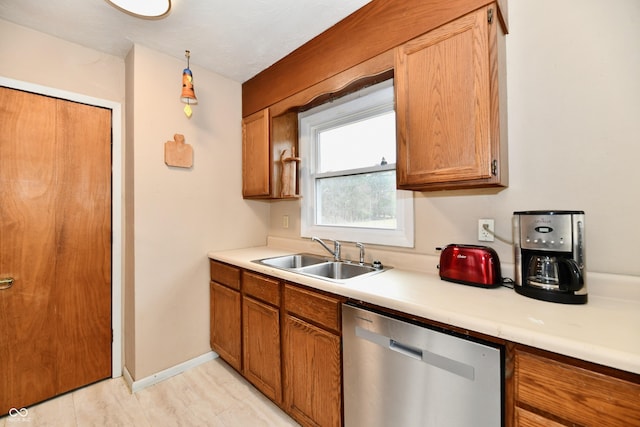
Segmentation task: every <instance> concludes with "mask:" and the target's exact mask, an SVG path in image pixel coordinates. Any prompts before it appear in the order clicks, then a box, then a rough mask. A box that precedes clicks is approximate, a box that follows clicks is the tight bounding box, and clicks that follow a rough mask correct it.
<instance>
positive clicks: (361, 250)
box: [356, 242, 364, 264]
mask: <svg viewBox="0 0 640 427" xmlns="http://www.w3.org/2000/svg"><path fill="white" fill-rule="evenodd" d="M356 247H357V248H359V249H360V264H364V243H360V242H356Z"/></svg>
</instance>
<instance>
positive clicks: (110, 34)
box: [0, 0, 370, 82]
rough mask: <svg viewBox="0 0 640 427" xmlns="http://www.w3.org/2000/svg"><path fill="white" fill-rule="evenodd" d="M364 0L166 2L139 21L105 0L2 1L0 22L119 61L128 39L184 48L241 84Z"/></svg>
mask: <svg viewBox="0 0 640 427" xmlns="http://www.w3.org/2000/svg"><path fill="white" fill-rule="evenodd" d="M369 1H370V0H172V9H171V12H170V13H169V15H168V16H166V17H165V18H162V19H158V20H145V19H138V18H134V17H132V16H130V15H127V14H125V13H122V12H120V11H118V10H117V9H115V8H114V7H112V6H111V5H109V4H108V3H107V2H106V1H105V0H0V19H4V20H7V21H10V22H13V23H16V24H19V25H22V26H25V27H28V28H32V29H35V30H38V31H40V32H43V33H46V34H50V35H53V36H56V37H59V38H61V39H64V40H68V41H71V42H74V43H78V44H80V45H83V46H86V47H90V48H93V49H96V50H99V51H102V52H106V53H109V54H112V55H116V56H118V57H121V58H124V57H125V56H126V54H127V53H128V52H129V50H130V49H131V47H132V46H133V44H134V43H137V44H141V45H144V46H146V47H149V48H151V49H154V50H157V51H159V52H163V53H165V54H167V55H170V56H173V57H176V58H182V59H184V51H185V50H187V49H188V50H190V51H191V64H192V65H198V66H200V67H204V68H206V69H208V70H211V71H214V72H216V73H219V74H221V75H223V76H226V77H229V78H231V79H233V80H235V81H238V82H244V81H246V80H248V79H249V78H251V77H253V76H254V75H256V74H257V73H259V72H260V71H262V70H264V69H265V68H267V67H269V66H270V65H271V64H273V63H274V62H276V61H278V60H279V59H280V58H282V57H284V56H286V55H287V54H288V53H290V52H291V51H293V50H295V49H296V48H297V47H299V46H301V45H303V44H304V43H306V42H307V41H308V40H311V39H312V38H313V37H315V36H317V35H318V34H320V33H322V32H323V31H324V30H326V29H327V28H329V27H331V26H332V25H334V24H336V23H337V22H339V21H340V20H342V19H343V18H345V17H346V16H348V15H349V14H351V13H352V12H354V11H355V10H357V9H359V8H360V7H362V6H364V5H365V4H366V3H368V2H369ZM3 42H7V40H4V41H0V43H3ZM11 42H13V43H15V42H17V41H15V40H13V41H11ZM5 59H6V58H5Z"/></svg>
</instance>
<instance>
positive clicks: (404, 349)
mask: <svg viewBox="0 0 640 427" xmlns="http://www.w3.org/2000/svg"><path fill="white" fill-rule="evenodd" d="M389 349H390V350H393V351H396V352H398V353H400V354H403V355H405V356H407V357H411V358H413V359H416V360H422V350H421V349H419V348H417V347H412V346H410V345H407V344H403V343H401V342H400V341H396V340H394V339H389Z"/></svg>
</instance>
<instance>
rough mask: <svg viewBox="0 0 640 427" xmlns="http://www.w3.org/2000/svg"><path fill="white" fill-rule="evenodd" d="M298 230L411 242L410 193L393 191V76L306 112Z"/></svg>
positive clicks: (325, 235) (307, 234)
mask: <svg viewBox="0 0 640 427" xmlns="http://www.w3.org/2000/svg"><path fill="white" fill-rule="evenodd" d="M299 120H300V127H299V128H300V154H301V158H302V164H301V168H300V173H301V174H302V177H303V178H302V179H301V182H302V185H303V186H302V189H301V192H302V202H301V205H302V207H301V209H302V212H301V228H302V229H301V232H302V236H304V237H311V236H317V237H321V238H332V239H338V240H347V241H357V242H363V243H373V244H381V245H391V246H405V247H412V246H413V193H412V192H409V191H402V190H396V170H395V169H396V128H395V111H394V99H393V80H389V81H386V82H383V83H379V84H377V85H374V86H371V87H368V88H365V89H362V90H360V91H358V92H356V93H353V94H350V95H347V96H345V97H343V98H340V99H337V100H334V101H333V102H330V103H327V104H323V105H321V106H319V107H315V108H313V109H311V110H308V111H305V112H304V113H301V114H300V116H299Z"/></svg>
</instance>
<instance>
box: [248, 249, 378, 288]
mask: <svg viewBox="0 0 640 427" xmlns="http://www.w3.org/2000/svg"><path fill="white" fill-rule="evenodd" d="M253 262H255V263H258V264H263V265H268V266H269V267H275V268H279V269H281V270H287V271H290V272H292V273H298V274H303V275H305V276H312V277H316V278H319V279H324V280H328V281H331V282H345V281H348V280H350V279H355V278H356V277H363V276H365V275H373V274H377V273H381V272H383V271H385V270H388V269H389V268H390V267H382V266H380V267H374V266H372V265H371V264H358V263H354V262H351V261H333V260H330V259H328V258H326V257H323V256H320V255H313V254H306V253H300V254H293V255H283V256H277V257H271V258H263V259H258V260H254V261H253Z"/></svg>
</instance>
